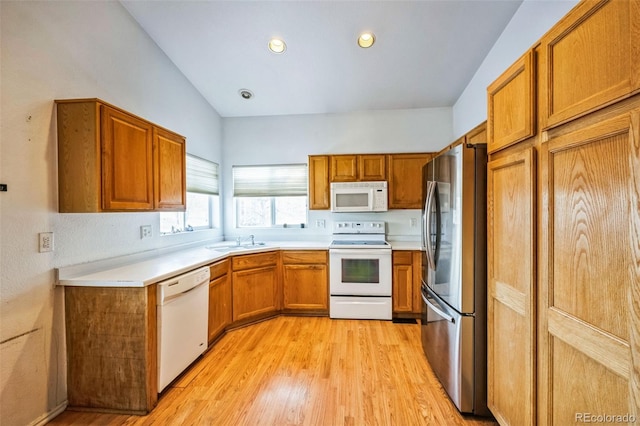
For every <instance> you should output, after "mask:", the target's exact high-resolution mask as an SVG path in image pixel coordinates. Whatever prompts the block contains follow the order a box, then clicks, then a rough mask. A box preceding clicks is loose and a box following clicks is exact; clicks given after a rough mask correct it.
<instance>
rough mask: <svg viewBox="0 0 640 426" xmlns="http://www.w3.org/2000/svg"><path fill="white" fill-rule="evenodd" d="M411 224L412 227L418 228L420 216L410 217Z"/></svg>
mask: <svg viewBox="0 0 640 426" xmlns="http://www.w3.org/2000/svg"><path fill="white" fill-rule="evenodd" d="M409 226H410V227H411V228H416V227H417V226H418V218H416V217H412V218H411V219H409Z"/></svg>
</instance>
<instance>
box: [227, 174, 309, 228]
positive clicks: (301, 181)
mask: <svg viewBox="0 0 640 426" xmlns="http://www.w3.org/2000/svg"><path fill="white" fill-rule="evenodd" d="M233 196H234V199H235V208H236V226H237V227H239V228H245V227H260V228H268V227H276V226H282V227H302V226H304V224H305V223H306V221H307V165H306V164H285V165H269V166H233Z"/></svg>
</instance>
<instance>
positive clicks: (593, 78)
mask: <svg viewBox="0 0 640 426" xmlns="http://www.w3.org/2000/svg"><path fill="white" fill-rule="evenodd" d="M638 46H640V2H638V1H637V0H628V1H627V0H625V1H617V0H612V1H602V0H598V1H594V0H590V1H583V2H582V3H581V4H579V5H578V6H577V7H576V8H574V9H573V10H572V11H571V12H570V13H569V14H568V15H567V16H566V17H565V18H563V19H562V20H561V21H560V22H559V23H558V24H557V25H555V26H554V27H553V29H551V30H550V31H549V32H548V33H547V34H546V35H545V36H544V37H543V39H542V41H541V54H542V56H543V58H542V61H543V63H544V67H543V76H542V79H543V81H544V83H543V84H544V90H542V91H541V93H542V102H544V108H545V111H546V114H545V115H546V117H545V118H546V124H545V127H551V126H555V125H557V124H560V123H563V122H565V121H567V120H569V119H571V118H575V117H578V116H580V115H583V114H585V113H587V112H590V111H593V110H595V109H597V108H600V107H603V106H606V105H608V104H610V103H611V102H614V101H616V100H619V99H622V98H624V97H626V96H629V95H630V94H631V93H633V92H634V91H637V90H638V89H639V88H640V77H639V76H640V61H639V60H638V57H639V56H638V54H639V53H640V47H638Z"/></svg>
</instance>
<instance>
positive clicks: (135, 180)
mask: <svg viewBox="0 0 640 426" xmlns="http://www.w3.org/2000/svg"><path fill="white" fill-rule="evenodd" d="M101 115H102V119H101V124H102V154H103V155H102V208H103V209H104V210H152V209H153V128H152V126H151V124H150V123H147V122H146V121H142V120H140V119H138V118H135V117H132V116H130V115H127V114H124V113H122V112H120V111H117V110H115V109H112V108H109V107H107V106H104V105H103V106H101Z"/></svg>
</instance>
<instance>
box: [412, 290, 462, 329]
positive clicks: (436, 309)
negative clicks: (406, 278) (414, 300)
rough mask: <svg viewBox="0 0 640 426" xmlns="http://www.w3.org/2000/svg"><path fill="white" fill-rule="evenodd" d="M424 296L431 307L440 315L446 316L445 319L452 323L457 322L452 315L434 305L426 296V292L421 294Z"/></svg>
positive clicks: (425, 301) (424, 299) (423, 298)
mask: <svg viewBox="0 0 640 426" xmlns="http://www.w3.org/2000/svg"><path fill="white" fill-rule="evenodd" d="M421 296H422V300H423V301H424V303H425V304H426V305H427V306H428V307H430V308H431V309H432V310H433V311H434V312H435V313H436V314H438V315H440V316H441V317H442V318H444V319H445V320H447V321H448V322H451V323H454V324H455V323H456V320H455V319H454V318H453V317H452V316H451V315H448V314H446V313H445V312H444V311H443V310H442V309H440V308H438V307H437V306H436V305H434V304H433V303H431V302H429V300H427V298H426V297H425V296H424V293H422V294H421Z"/></svg>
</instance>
